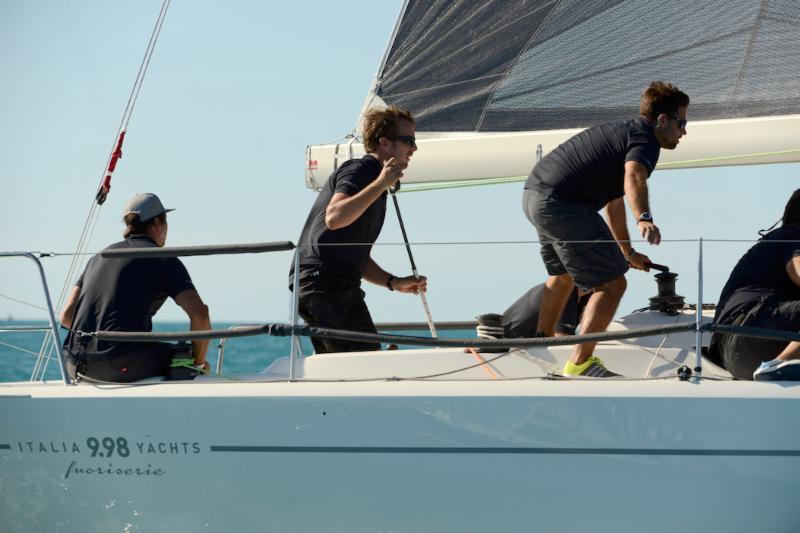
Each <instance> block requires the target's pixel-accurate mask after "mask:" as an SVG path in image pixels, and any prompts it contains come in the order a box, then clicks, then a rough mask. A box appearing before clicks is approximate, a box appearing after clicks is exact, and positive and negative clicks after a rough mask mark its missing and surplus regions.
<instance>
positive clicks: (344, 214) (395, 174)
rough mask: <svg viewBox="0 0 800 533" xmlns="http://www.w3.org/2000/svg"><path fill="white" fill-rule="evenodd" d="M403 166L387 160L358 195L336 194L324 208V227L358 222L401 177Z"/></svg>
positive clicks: (342, 226) (342, 225)
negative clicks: (373, 178) (375, 177)
mask: <svg viewBox="0 0 800 533" xmlns="http://www.w3.org/2000/svg"><path fill="white" fill-rule="evenodd" d="M403 170H405V165H401V164H400V163H398V162H397V161H395V160H394V158H393V157H392V158H389V159H388V160H386V162H385V163H384V165H383V170H381V173H380V174H379V175H378V178H377V179H375V181H373V182H372V183H370V184H369V185H367V186H366V187H364V188H363V189H362V190H361V191H360V192H359V193H358V194H355V195H353V196H350V195H349V194H345V193H343V192H337V193H335V194H334V195H333V198H331V201H330V202H328V207H326V208H325V225H326V226H327V227H328V229H330V230H336V229H340V228H345V227H347V226H349V225H350V224H352V223H353V222H355V221H356V220H358V217H360V216H361V215H363V214H364V211H366V210H367V208H369V206H371V205H372V203H373V202H374V201H375V200H377V199H378V198H379V197H380V195H381V194H383V193H384V192H385V191H386V190H387V189H388V188H389V187H391V186H392V185H394V184H395V183H397V180H399V179H400V178H401V177H402V176H403Z"/></svg>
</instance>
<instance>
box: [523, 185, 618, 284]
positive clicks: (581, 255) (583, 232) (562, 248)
mask: <svg viewBox="0 0 800 533" xmlns="http://www.w3.org/2000/svg"><path fill="white" fill-rule="evenodd" d="M522 209H523V210H524V211H525V216H527V217H528V220H530V221H531V224H533V227H535V228H536V232H537V233H538V234H539V240H540V241H541V254H542V260H543V261H544V264H545V267H546V268H547V273H548V274H549V275H551V276H559V275H562V274H569V275H570V276H571V277H572V279H573V280H574V281H575V285H577V286H578V288H580V289H582V290H584V291H589V290H592V289H594V288H596V287H599V286H600V285H603V284H604V283H608V282H609V281H611V280H614V279H616V278H618V277H620V276H624V275H625V272H627V271H628V262H627V261H626V260H625V256H623V255H622V251H621V250H620V249H619V245H618V244H617V243H616V241H615V240H614V236H613V235H612V234H611V230H610V229H609V227H608V224H606V221H605V220H603V217H602V216H600V214H598V213H597V211H595V210H594V209H593V208H592V207H590V206H586V205H581V204H576V203H570V202H564V201H561V200H558V199H557V198H553V197H552V196H549V195H547V194H543V193H539V192H536V191H531V190H528V189H525V191H523V195H522ZM565 241H581V242H565ZM596 241H605V242H596Z"/></svg>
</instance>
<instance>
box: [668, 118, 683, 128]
mask: <svg viewBox="0 0 800 533" xmlns="http://www.w3.org/2000/svg"><path fill="white" fill-rule="evenodd" d="M669 118H671V119H672V120H674V121H676V122H677V123H678V128H679V129H682V130H684V129H686V119H685V118H678V117H669Z"/></svg>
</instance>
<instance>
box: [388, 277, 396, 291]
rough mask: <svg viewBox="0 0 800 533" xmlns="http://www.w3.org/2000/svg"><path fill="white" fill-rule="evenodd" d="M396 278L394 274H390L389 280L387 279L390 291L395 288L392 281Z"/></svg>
mask: <svg viewBox="0 0 800 533" xmlns="http://www.w3.org/2000/svg"><path fill="white" fill-rule="evenodd" d="M394 279H395V278H394V276H392V275H391V274H389V279H387V280H386V287H387V288H388V289H389V290H390V291H393V290H394V287H392V281H394Z"/></svg>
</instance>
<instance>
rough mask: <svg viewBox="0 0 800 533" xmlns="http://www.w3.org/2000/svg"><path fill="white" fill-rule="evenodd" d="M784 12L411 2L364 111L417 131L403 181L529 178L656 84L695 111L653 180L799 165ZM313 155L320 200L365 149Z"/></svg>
mask: <svg viewBox="0 0 800 533" xmlns="http://www.w3.org/2000/svg"><path fill="white" fill-rule="evenodd" d="M795 11H796V8H795V7H793V6H791V5H790V4H789V3H785V2H784V3H780V2H761V3H754V2H749V1H746V0H736V1H727V0H726V1H708V2H699V3H698V2H682V1H676V2H661V1H647V0H636V1H632V0H629V1H604V2H601V1H598V2H591V3H587V2H581V1H562V2H544V1H539V2H508V1H501V0H494V1H487V2H470V1H462V2H457V1H456V2H454V1H444V0H441V1H419V0H409V1H408V2H407V3H406V5H405V7H404V9H403V12H402V15H401V19H400V21H399V23H398V26H397V28H396V30H395V33H394V35H393V39H392V41H391V42H390V43H389V46H388V49H387V52H386V58H385V60H384V62H383V64H382V65H381V68H380V70H379V71H378V74H377V77H376V80H375V82H374V83H373V85H372V87H371V89H370V92H369V95H368V97H367V106H366V107H369V106H383V105H398V106H400V107H403V108H406V109H409V110H410V111H412V112H413V113H414V115H415V116H416V118H417V131H418V137H419V139H420V142H419V146H420V150H419V152H418V153H417V154H416V155H415V157H414V165H412V166H411V167H410V168H409V169H408V171H407V173H406V175H405V176H404V181H407V182H433V181H451V180H479V179H489V178H511V177H520V176H526V175H527V174H528V173H529V172H530V170H531V167H532V165H533V163H534V161H535V157H536V151H537V149H538V148H539V145H541V148H542V153H543V154H546V153H547V152H549V151H550V150H552V148H554V147H555V146H557V145H558V144H559V143H560V142H562V141H564V140H565V139H567V138H568V137H569V136H571V135H573V134H574V133H575V132H577V131H579V130H580V129H583V128H585V127H588V126H591V125H594V124H597V123H600V122H604V121H607V120H614V119H622V118H629V117H631V116H634V115H636V114H637V113H638V101H639V93H640V91H642V90H643V88H644V87H645V86H647V84H648V83H649V82H650V81H652V80H654V79H662V80H665V81H669V82H671V83H675V84H676V85H678V86H679V87H680V88H681V89H682V90H683V91H685V92H686V93H688V94H689V95H690V97H691V99H692V103H691V106H690V112H689V120H690V123H689V127H688V128H687V130H688V135H687V136H686V138H685V139H684V140H682V142H681V148H680V150H678V151H676V152H675V153H669V154H666V153H665V154H662V159H661V161H660V162H659V167H660V168H693V167H707V166H719V165H731V164H735V165H742V164H757V163H779V162H791V161H800V142H798V140H797V139H800V83H798V81H797V76H796V74H795V73H796V72H798V71H799V70H800V43H799V42H798V39H797V38H796V33H797V32H796V29H797V24H798V15H797V13H796V12H795ZM350 143H352V140H351V139H348V140H346V141H345V142H343V143H342V144H329V145H315V146H310V147H309V148H308V152H307V158H306V183H307V184H308V185H309V186H310V187H319V185H320V183H321V182H322V181H324V180H325V179H326V178H327V177H328V175H329V174H330V172H331V171H332V170H333V169H334V168H335V167H336V165H338V164H340V163H341V162H342V161H343V160H346V159H348V158H350V157H358V156H359V155H360V154H361V153H363V149H362V147H361V146H360V145H359V144H357V143H352V144H350Z"/></svg>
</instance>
